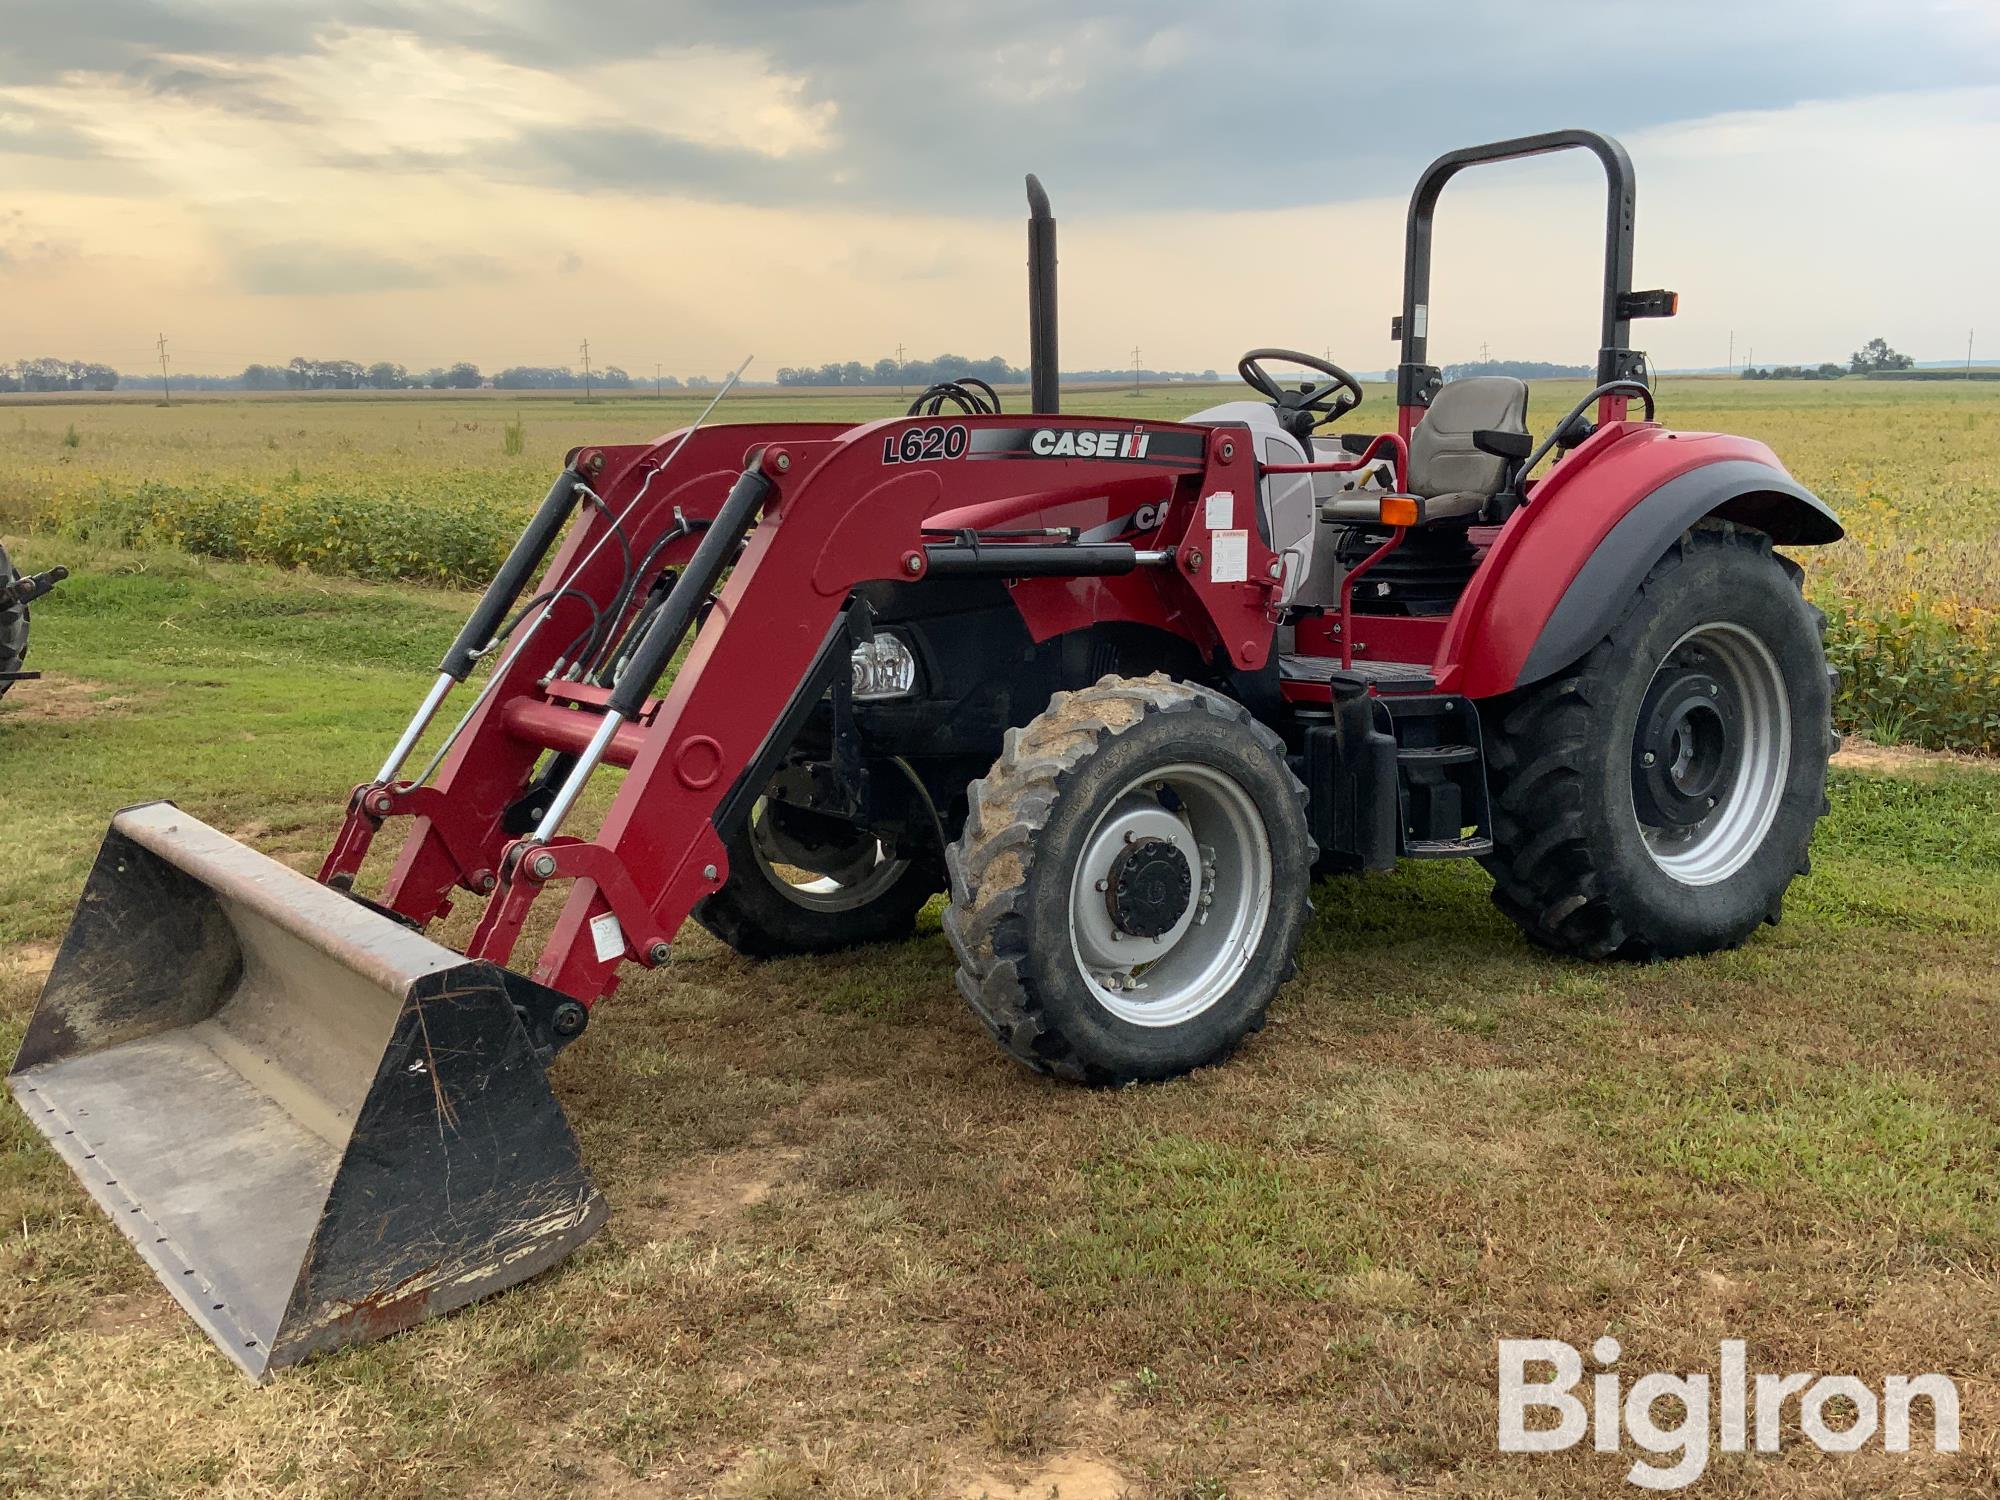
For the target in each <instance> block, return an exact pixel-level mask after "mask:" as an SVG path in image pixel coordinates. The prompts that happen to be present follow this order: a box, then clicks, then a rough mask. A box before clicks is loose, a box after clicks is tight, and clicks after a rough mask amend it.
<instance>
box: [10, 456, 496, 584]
mask: <svg viewBox="0 0 2000 1500" xmlns="http://www.w3.org/2000/svg"><path fill="white" fill-rule="evenodd" d="M525 518H526V510H525V508H523V507H522V506H521V505H520V504H519V503H518V501H514V502H511V503H509V502H498V503H496V502H495V501H493V500H490V499H487V498H485V497H483V496H479V495H476V494H468V493H467V492H466V491H465V490H464V489H463V488H460V487H457V486H453V485H449V484H442V485H437V486H434V487H427V488H425V489H424V490H423V491H422V492H421V493H416V492H412V493H398V492H397V491H395V490H393V489H390V490H378V491H374V492H367V491H360V490H356V489H354V488H349V487H339V486H329V485H324V484H319V483H314V482H310V481H294V482H287V481H282V480H281V481H279V482H277V483H276V484H273V485H271V486H270V487H268V488H263V489H250V488H243V487H236V486H215V487H206V486H201V487H197V486H189V485H177V484H166V483H161V482H158V481H147V482H145V483H141V484H139V485H136V486H134V487H132V488H130V489H120V490H114V489H112V488H110V487H109V486H107V487H105V488H104V489H103V490H102V491H100V492H99V493H98V494H96V495H94V496H88V497H83V498H79V499H73V500H69V501H66V502H63V503H60V504H58V505H56V506H55V507H54V508H53V509H52V510H50V511H49V512H48V513H47V514H46V515H45V516H44V517H42V524H43V525H44V526H46V527H49V528H51V529H54V530H56V531H58V532H60V533H62V534H63V535H66V536H74V537H77V538H78V539H80V540H85V541H92V542H99V543H104V544H108V545H113V546H125V547H146V546H167V547H174V548H178V549H179V550H181V551H184V552H191V553H194V554H196V555H197V556H200V557H216V558H222V559H225V560H228V561H235V562H264V563H275V564H277V565H278V566H280V567H287V568H307V569H310V570H311V571H313V572H316V573H327V574H335V575H341V576H346V577H353V578H369V579H402V580H408V581H412V582H423V583H441V584H458V585H463V586H473V587H476V586H479V585H482V584H484V583H485V582H486V580H487V579H488V578H490V577H492V576H493V573H494V571H495V570H496V569H498V568H499V566H500V563H501V560H502V559H503V558H505V557H506V555H507V550H508V548H510V547H511V546H512V545H513V543H514V539H515V537H516V536H517V535H519V533H520V529H521V525H522V522H523V521H524V519H525Z"/></svg>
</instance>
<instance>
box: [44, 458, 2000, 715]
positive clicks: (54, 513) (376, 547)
mask: <svg viewBox="0 0 2000 1500" xmlns="http://www.w3.org/2000/svg"><path fill="white" fill-rule="evenodd" d="M525 515H526V507H525V506H524V505H522V504H521V502H520V501H519V499H518V498H517V497H515V496H513V495H512V494H511V493H510V494H509V495H508V496H507V497H506V498H505V499H502V498H499V497H497V496H496V497H492V498H488V497H487V496H483V495H479V494H476V493H468V487H466V486H461V485H453V484H437V485H434V486H430V487H427V488H426V489H425V490H424V491H423V492H422V493H409V494H404V493H398V492H396V491H394V490H378V491H372V492H371V491H364V490H359V489H357V488H355V487H353V486H337V485H327V484H322V483H317V482H313V481H285V480H280V481H278V482H276V483H274V484H271V485H269V486H267V487H262V488H254V489H253V488H248V487H241V486H192V485H175V484H167V483H161V482H157V481H149V482H145V483H141V484H139V485H136V486H134V487H132V488H130V489H113V488H112V487H111V486H109V485H107V486H105V487H104V489H103V490H101V491H100V492H99V493H98V494H97V495H95V496H91V497H87V498H80V499H72V500H68V501H65V502H62V503H59V504H57V505H56V506H55V507H54V508H53V509H52V510H50V511H49V512H48V513H47V514H46V515H45V516H44V517H43V518H42V522H43V524H44V525H45V526H50V527H53V529H56V530H58V531H60V532H62V533H64V534H66V535H70V536H74V537H77V538H79V539H82V540H88V541H93V542H99V543H105V544H110V545H116V546H137V547H144V546H162V545H164V546H170V547H175V548H178V549H179V550H181V551H185V552H190V553H194V554H196V555H198V556H202V557H214V558H222V559H225V560H231V561H247V562H264V563H275V564H277V565H279V566H281V567H291V568H306V569H310V570H311V571H313V572H316V573H327V574H337V575H344V576H349V577H355V578H370V579H402V580H410V581H419V582H427V583H441V584H456V585H462V586H468V587H478V586H480V585H483V584H484V583H485V582H486V580H487V579H488V578H490V577H491V576H492V575H493V573H494V571H495V570H496V569H497V568H498V567H499V566H500V562H501V560H502V559H503V558H504V557H505V556H506V555H507V551H508V548H509V547H511V546H512V545H513V542H514V538H515V536H516V535H517V534H518V532H519V529H520V526H521V523H522V521H523V520H524V519H525ZM1819 602H1820V603H1821V605H1822V607H1824V608H1825V609H1826V611H1827V614H1828V629H1827V656H1828V659H1829V660H1830V661H1831V662H1832V664H1833V665H1834V666H1835V667H1836V668H1838V669H1839V671H1840V679H1841V685H1840V694H1839V698H1838V700H1837V702H1836V706H1835V713H1836V717H1837V718H1838V720H1839V722H1840V724H1841V727H1842V728H1843V729H1844V730H1847V731H1849V732H1852V733H1859V734H1863V735H1866V736H1868V737H1870V738H1874V739H1877V740H1881V741H1883V742H1885V743H1886V742H1897V741H1900V742H1904V743H1909V744H1917V745H1923V746H1927V747H1930V748H1933V749H1951V750H1971V751H1980V752H1985V753H2000V616H1996V615H1995V614H1994V613H1993V612H1992V611H1991V610H1989V609H1986V608H1983V607H1976V606H1971V605H1965V604H1961V603H1959V602H1957V600H1956V599H1950V598H1947V599H1944V600H1942V601H1940V600H1937V599H1927V598H1923V597H1919V596H1917V595H1914V594H1912V595H1910V596H1908V597H1906V598H1903V599H1901V600H1899V601H1896V602H1894V603H1883V602H1875V603H1868V604H1863V603H1859V602H1856V601H1854V600H1852V599H1848V598H1846V597H1844V596H1839V595H1835V596H1831V597H1822V598H1821V599H1820V601H1819Z"/></svg>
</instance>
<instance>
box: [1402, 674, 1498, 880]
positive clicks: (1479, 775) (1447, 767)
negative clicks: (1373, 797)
mask: <svg viewBox="0 0 2000 1500" xmlns="http://www.w3.org/2000/svg"><path fill="white" fill-rule="evenodd" d="M1376 701H1377V702H1378V703H1379V704H1380V705H1381V706H1382V707H1383V708H1384V709H1386V710H1387V711H1388V714H1389V721H1390V725H1391V727H1392V729H1393V730H1394V732H1395V736H1396V804H1397V809H1398V812H1399V815H1400V819H1401V822H1400V828H1401V846H1402V847H1401V853H1402V854H1403V856H1404V857H1405V858H1408V859H1470V858H1476V857H1477V856H1479V855H1482V854H1490V853H1491V852H1492V850H1493V840H1492V838H1491V837H1490V834H1491V832H1492V826H1491V812H1490V809H1489V807H1488V802H1487V793H1486V752H1485V750H1484V749H1483V748H1482V747H1481V743H1480V725H1479V707H1478V705H1477V704H1475V703H1474V702H1473V701H1472V700H1471V699H1470V698H1461V697H1459V696H1458V695H1457V694H1455V693H1396V694H1384V695H1380V696H1378V697H1377V699H1376Z"/></svg>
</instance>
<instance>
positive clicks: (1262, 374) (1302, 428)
mask: <svg viewBox="0 0 2000 1500" xmlns="http://www.w3.org/2000/svg"><path fill="white" fill-rule="evenodd" d="M1267 359H1282V360H1284V361H1286V362H1287V363H1289V364H1295V365H1304V366H1305V367H1306V368H1307V369H1308V370H1317V371H1319V372H1320V373H1321V374H1322V375H1326V376H1329V377H1330V378H1329V379H1326V380H1319V381H1311V382H1308V383H1307V384H1304V385H1301V386H1299V387H1297V388H1296V389H1293V390H1287V389H1286V388H1285V387H1284V386H1282V385H1280V384H1279V383H1278V380H1277V377H1276V376H1274V375H1272V374H1271V372H1270V371H1269V370H1266V369H1265V368H1264V365H1263V361H1265V360H1267ZM1236 373H1237V374H1239V375H1241V376H1242V377H1243V383H1244V384H1245V385H1247V386H1249V387H1250V388H1251V389H1252V390H1253V391H1256V392H1257V393H1258V394H1259V395H1261V396H1263V397H1264V398H1265V399H1266V400H1268V401H1269V402H1270V403H1271V404H1272V405H1273V406H1275V407H1276V408H1277V409H1278V420H1279V422H1281V423H1282V424H1283V425H1284V428H1285V430H1286V431H1287V432H1289V433H1291V434H1292V436H1293V437H1295V438H1298V439H1299V440H1300V441H1301V442H1303V441H1305V439H1306V438H1307V437H1309V436H1310V435H1311V433H1312V430H1313V429H1314V428H1315V427H1325V426H1327V425H1328V424H1330V423H1333V422H1338V421H1339V420H1340V419H1341V418H1342V417H1344V416H1346V415H1347V414H1348V413H1349V412H1351V411H1353V410H1354V408H1355V407H1357V406H1359V405H1360V404H1361V382H1360V381H1358V380H1356V379H1355V378H1354V377H1353V376H1352V375H1350V374H1348V373H1347V371H1345V370H1343V369H1341V367H1340V366H1339V365H1337V364H1334V363H1333V362H1332V361H1330V360H1324V359H1316V358H1314V357H1313V356H1312V355H1310V354H1301V353H1299V351H1298V350H1296V349H1252V350H1251V351H1250V352H1249V353H1248V354H1246V355H1244V356H1243V358H1241V359H1239V360H1238V361H1237V362H1236Z"/></svg>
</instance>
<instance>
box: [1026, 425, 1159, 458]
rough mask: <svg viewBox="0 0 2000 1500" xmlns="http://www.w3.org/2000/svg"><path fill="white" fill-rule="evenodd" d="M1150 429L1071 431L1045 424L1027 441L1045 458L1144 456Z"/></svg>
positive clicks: (1151, 437) (1150, 435)
mask: <svg viewBox="0 0 2000 1500" xmlns="http://www.w3.org/2000/svg"><path fill="white" fill-rule="evenodd" d="M1152 441H1153V435H1152V434H1151V433H1150V432H1071V431H1067V430H1063V431H1057V430H1055V429H1052V428H1048V427H1044V428H1042V430H1041V431H1039V432H1037V433H1036V434H1035V435H1034V436H1033V437H1032V438H1030V439H1029V440H1028V446H1029V448H1031V449H1032V450H1033V451H1034V452H1035V453H1037V454H1039V455H1040V456H1041V457H1043V458H1144V457H1145V456H1146V449H1147V447H1148V445H1150V444H1151V443H1152Z"/></svg>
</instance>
